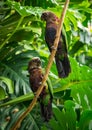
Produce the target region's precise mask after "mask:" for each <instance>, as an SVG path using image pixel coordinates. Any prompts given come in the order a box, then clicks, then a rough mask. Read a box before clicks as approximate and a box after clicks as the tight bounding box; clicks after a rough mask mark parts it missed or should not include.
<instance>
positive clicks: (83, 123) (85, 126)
mask: <svg viewBox="0 0 92 130" xmlns="http://www.w3.org/2000/svg"><path fill="white" fill-rule="evenodd" d="M91 121H92V110H85V111H84V112H83V113H82V115H81V118H80V121H79V130H89V129H90V130H91V129H92V125H91V124H92V122H91Z"/></svg>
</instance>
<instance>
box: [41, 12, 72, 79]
mask: <svg viewBox="0 0 92 130" xmlns="http://www.w3.org/2000/svg"><path fill="white" fill-rule="evenodd" d="M41 19H42V20H44V21H46V28H45V40H46V43H47V45H48V48H49V50H50V52H51V51H52V48H53V45H54V40H55V36H56V31H57V27H58V23H59V18H58V17H57V16H56V15H55V14H53V13H52V12H44V13H42V16H41ZM55 61H56V66H57V70H58V75H59V77H60V78H65V77H67V76H68V75H69V73H70V72H71V67H70V62H69V58H68V55H67V47H66V39H65V36H64V35H63V33H62V32H61V36H60V40H59V43H58V48H57V52H56V55H55Z"/></svg>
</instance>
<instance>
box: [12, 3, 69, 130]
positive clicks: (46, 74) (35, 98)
mask: <svg viewBox="0 0 92 130" xmlns="http://www.w3.org/2000/svg"><path fill="white" fill-rule="evenodd" d="M68 4H69V0H66V2H65V5H64V9H63V12H62V13H61V17H60V22H59V25H58V29H57V33H56V39H55V41H54V48H55V49H53V50H52V52H51V55H50V57H49V61H48V65H47V67H46V71H45V75H44V78H43V80H42V84H41V86H39V88H38V90H37V92H36V95H35V97H34V99H33V100H32V102H31V104H30V105H29V107H28V108H27V110H26V111H25V112H24V113H23V114H22V115H21V116H20V117H19V119H18V120H17V122H16V123H15V124H14V126H13V127H12V128H11V130H17V129H18V128H19V127H20V125H21V122H22V120H23V119H24V118H25V117H26V116H27V114H28V113H29V112H30V111H31V110H32V109H33V107H34V106H35V104H36V102H37V99H38V97H39V95H40V93H41V91H42V90H43V86H44V84H45V82H46V80H47V78H48V75H49V71H50V68H51V65H52V63H53V59H54V56H55V54H56V50H57V46H58V42H59V38H60V34H61V29H62V25H63V21H64V17H65V14H66V11H67V8H68Z"/></svg>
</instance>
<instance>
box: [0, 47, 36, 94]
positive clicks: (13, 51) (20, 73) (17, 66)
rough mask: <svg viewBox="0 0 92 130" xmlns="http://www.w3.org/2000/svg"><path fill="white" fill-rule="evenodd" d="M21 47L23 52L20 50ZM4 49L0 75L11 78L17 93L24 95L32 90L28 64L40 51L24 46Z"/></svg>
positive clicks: (0, 63)
mask: <svg viewBox="0 0 92 130" xmlns="http://www.w3.org/2000/svg"><path fill="white" fill-rule="evenodd" d="M20 49H21V51H22V52H20ZM7 50H8V51H9V52H7V54H6V53H5V54H4V50H2V53H1V54H3V58H2V60H1V62H0V75H2V76H5V77H7V78H10V79H11V80H12V81H13V83H14V90H15V94H16V95H17V96H18V95H22V94H26V93H27V92H29V91H30V88H29V83H28V72H27V66H28V62H29V60H30V59H31V58H32V57H33V56H37V55H38V53H37V52H36V51H34V50H29V51H26V50H25V49H24V47H23V46H17V47H15V48H10V50H9V49H8V48H6V51H7Z"/></svg>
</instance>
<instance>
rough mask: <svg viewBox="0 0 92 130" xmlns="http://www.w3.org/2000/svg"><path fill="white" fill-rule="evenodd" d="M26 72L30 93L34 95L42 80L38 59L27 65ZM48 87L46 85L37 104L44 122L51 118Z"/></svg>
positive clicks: (50, 94)
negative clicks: (27, 72) (28, 75)
mask: <svg viewBox="0 0 92 130" xmlns="http://www.w3.org/2000/svg"><path fill="white" fill-rule="evenodd" d="M28 71H29V74H30V77H29V82H30V86H31V89H32V91H33V92H34V93H35V92H36V91H37V89H38V87H39V86H40V85H41V82H42V79H43V72H42V68H41V61H40V59H39V58H38V57H37V58H33V59H32V60H31V61H30V62H29V65H28ZM49 87H50V86H49V85H48V84H47V83H46V84H45V85H44V88H43V90H42V92H41V94H40V96H39V99H38V101H39V103H40V107H41V113H42V116H43V117H44V121H49V119H50V118H51V116H52V98H53V97H52V92H51V91H50V88H49Z"/></svg>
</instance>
